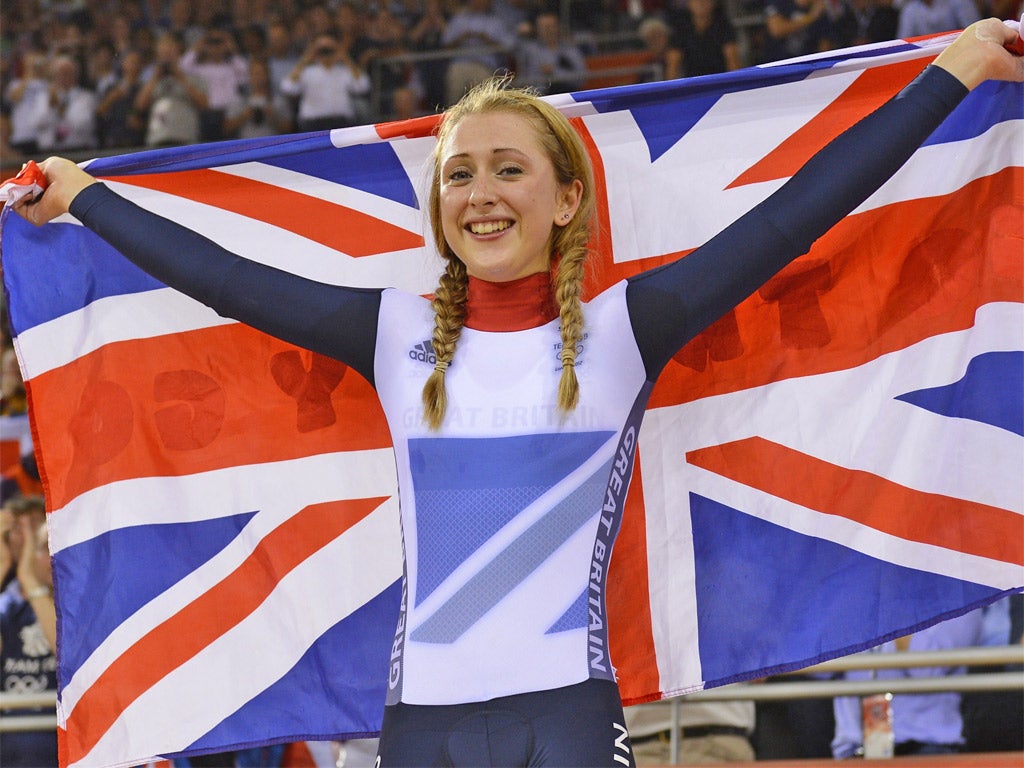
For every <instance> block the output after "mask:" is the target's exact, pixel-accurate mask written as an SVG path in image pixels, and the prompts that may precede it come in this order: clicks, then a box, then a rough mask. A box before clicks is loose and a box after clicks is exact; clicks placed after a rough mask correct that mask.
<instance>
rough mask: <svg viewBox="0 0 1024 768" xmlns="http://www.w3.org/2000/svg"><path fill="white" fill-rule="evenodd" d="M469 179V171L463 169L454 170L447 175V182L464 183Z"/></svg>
mask: <svg viewBox="0 0 1024 768" xmlns="http://www.w3.org/2000/svg"><path fill="white" fill-rule="evenodd" d="M468 178H469V171H467V170H466V169H465V168H456V169H455V170H454V171H451V172H450V173H449V174H448V181H465V180H466V179H468Z"/></svg>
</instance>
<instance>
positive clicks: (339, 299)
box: [16, 158, 381, 383]
mask: <svg viewBox="0 0 1024 768" xmlns="http://www.w3.org/2000/svg"><path fill="white" fill-rule="evenodd" d="M39 167H40V168H41V169H42V171H43V173H44V174H45V175H46V177H47V180H48V182H49V186H48V187H47V190H46V192H45V194H44V195H43V196H42V197H41V198H40V199H39V201H38V202H36V203H32V204H27V205H19V206H17V207H16V210H17V211H18V212H19V213H21V215H22V216H24V217H25V218H26V219H28V220H29V221H30V222H32V223H33V224H42V223H45V222H47V221H49V220H51V219H53V218H55V217H56V216H59V215H61V214H62V213H64V212H70V213H71V214H72V215H74V216H75V217H76V218H77V219H79V220H80V221H81V222H82V223H83V224H85V225H86V226H87V227H88V228H89V229H91V230H93V231H94V232H95V233H96V234H98V235H99V236H100V237H102V238H103V239H104V240H106V241H107V242H108V243H110V244H111V245H112V246H113V247H114V248H116V249H117V250H118V251H120V252H121V253H123V254H124V255H125V256H126V257H127V258H128V259H129V260H130V261H132V262H133V263H134V264H136V265H137V266H138V267H140V268H141V269H143V270H145V271H146V272H148V273H149V274H151V275H152V276H153V277H155V278H156V279H157V280H160V281H161V282H163V283H165V284H167V285H169V286H171V287H172V288H175V289H176V290H179V291H181V292H182V293H185V294H187V295H189V296H191V297H192V298H194V299H196V300H197V301H200V302H202V303H203V304H206V305H207V306H209V307H211V308H213V309H214V310H215V311H216V312H217V313H218V314H220V315H222V316H225V317H231V318H234V319H236V320H239V321H241V322H243V323H246V324H248V325H251V326H253V327H255V328H259V329H260V330H262V331H265V332H266V333H269V334H271V335H273V336H276V337H278V338H280V339H283V340H285V341H288V342H290V343H293V344H296V345H298V346H301V347H304V348H306V349H311V350H313V351H315V352H320V353H322V354H325V355H329V356H330V357H333V358H335V359H338V360H341V361H343V362H345V363H347V364H348V365H351V366H352V367H353V368H355V369H356V370H357V371H359V373H360V374H362V375H363V376H365V377H366V378H367V379H368V380H369V381H370V382H371V383H373V351H374V346H375V344H376V336H377V312H378V309H379V307H380V294H381V292H380V290H375V289H360V288H346V287H339V286H334V285H327V284H325V283H320V282H317V281H314V280H309V279H307V278H303V277H299V276H297V275H293V274H291V273H288V272H285V271H283V270H280V269H275V268H274V267H268V266H266V265H263V264H259V263H257V262H254V261H249V260H247V259H244V258H242V257H241V256H238V255H237V254H234V253H231V252H230V251H228V250H226V249H224V248H222V247H221V246H219V245H217V244H216V243H214V242H213V241H212V240H209V239H208V238H206V237H203V236H202V235H199V234H197V233H195V232H193V231H191V230H189V229H187V228H185V227H182V226H180V225H179V224H176V223H174V222H172V221H169V220H167V219H164V218H162V217H160V216H157V215H156V214H153V213H150V212H149V211H146V210H144V209H142V208H140V207H139V206H137V205H135V204H134V203H132V202H130V201H128V200H126V199H124V198H123V197H121V196H119V195H117V194H115V193H114V192H112V191H111V190H110V189H108V188H107V187H106V186H105V185H103V184H98V183H96V180H95V179H93V178H92V177H91V176H89V175H88V174H87V173H85V172H84V171H82V170H81V169H80V168H78V166H76V165H75V164H74V163H71V162H70V161H68V160H63V159H60V158H50V159H48V160H45V161H43V162H42V163H41V164H40V166H39Z"/></svg>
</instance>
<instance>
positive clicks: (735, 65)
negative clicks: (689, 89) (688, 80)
mask: <svg viewBox="0 0 1024 768" xmlns="http://www.w3.org/2000/svg"><path fill="white" fill-rule="evenodd" d="M677 7H678V6H677ZM668 17H669V19H670V20H671V21H674V22H675V23H674V24H673V23H671V21H670V24H671V26H672V28H673V29H674V30H675V36H676V41H675V42H676V47H677V48H679V50H680V51H681V52H682V56H683V75H684V76H686V77H696V76H698V75H713V74H715V73H717V72H732V71H733V70H736V69H739V68H740V52H739V46H738V45H737V44H736V30H735V28H734V27H733V25H732V22H731V21H729V17H728V16H727V15H726V13H725V11H724V10H722V6H721V4H720V3H719V2H718V0H686V5H685V6H684V7H682V8H679V10H678V12H677V13H676V14H674V15H668Z"/></svg>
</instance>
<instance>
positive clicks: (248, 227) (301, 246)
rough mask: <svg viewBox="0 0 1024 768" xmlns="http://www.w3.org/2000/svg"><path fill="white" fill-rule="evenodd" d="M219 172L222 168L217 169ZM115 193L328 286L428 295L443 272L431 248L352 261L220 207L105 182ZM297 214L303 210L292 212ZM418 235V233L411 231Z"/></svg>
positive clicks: (256, 258)
mask: <svg viewBox="0 0 1024 768" xmlns="http://www.w3.org/2000/svg"><path fill="white" fill-rule="evenodd" d="M221 170H223V169H221ZM105 183H107V184H109V185H110V187H111V188H112V189H114V190H115V191H116V192H117V193H118V194H120V195H123V196H124V197H126V198H128V199H129V200H132V201H134V202H136V203H138V204H139V205H141V206H142V207H144V208H147V209H149V210H152V211H153V212H154V213H157V214H159V215H161V216H163V217H165V218H168V219H171V220H172V221H176V222H178V223H180V224H182V225H183V226H185V227H188V228H189V229H191V230H193V231H195V232H198V233H199V234H201V235H203V236H205V237H208V238H210V239H211V240H213V241H214V242H216V243H220V244H221V245H222V246H224V247H225V248H227V249H228V250H229V251H232V252H233V253H237V254H239V255H241V256H245V257H246V258H247V259H251V260H252V261H257V262H259V263H261V264H267V265H269V266H272V267H277V268H279V269H284V270H287V271H289V272H292V273H294V274H297V275H301V276H303V277H308V278H309V279H311V280H317V281H319V282H322V283H327V284H328V285H347V286H352V287H360V288H380V287H394V288H401V289H403V290H408V291H412V292H413V293H426V292H428V291H432V290H433V289H434V288H435V287H436V285H437V276H438V275H439V274H440V272H441V266H440V262H439V261H437V260H436V257H435V256H432V255H431V254H432V249H430V250H428V249H426V248H423V247H417V248H410V249H406V250H401V251H392V252H389V253H381V254H375V255H372V256H364V257H358V258H357V257H352V256H349V255H347V254H343V253H341V252H339V251H336V250H334V249H332V248H328V247H327V246H325V245H322V244H320V243H318V242H315V241H313V240H310V239H308V238H306V237H303V236H301V235H298V234H295V233H294V232H290V231H288V230H286V229H282V228H280V227H276V226H273V225H270V224H267V223H265V222H262V221H260V220H259V219H254V218H250V217H248V216H243V215H241V214H238V213H234V212H232V211H228V210H225V209H223V208H217V207H214V206H210V205H206V204H204V203H197V202H195V201H194V200H189V199H188V198H185V197H179V196H177V195H172V194H169V193H166V192H158V191H155V190H152V189H146V188H143V187H136V186H133V185H129V184H122V183H119V182H110V181H108V182H105ZM295 215H296V216H301V215H302V212H301V211H296V212H295ZM412 232H413V233H414V234H417V235H420V236H422V233H423V232H422V229H421V228H419V227H417V228H416V229H414V230H412Z"/></svg>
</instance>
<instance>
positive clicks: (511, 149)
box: [444, 147, 527, 163]
mask: <svg viewBox="0 0 1024 768" xmlns="http://www.w3.org/2000/svg"><path fill="white" fill-rule="evenodd" d="M503 153H512V154H515V155H520V156H521V157H527V154H526V153H525V152H523V150H521V149H516V148H515V147H495V148H494V149H492V150H491V154H492V155H500V154H503ZM469 156H470V153H469V152H459V153H457V154H454V155H448V157H446V158H445V159H444V162H445V163H449V162H451V161H452V160H461V159H463V158H466V157H469Z"/></svg>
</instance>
